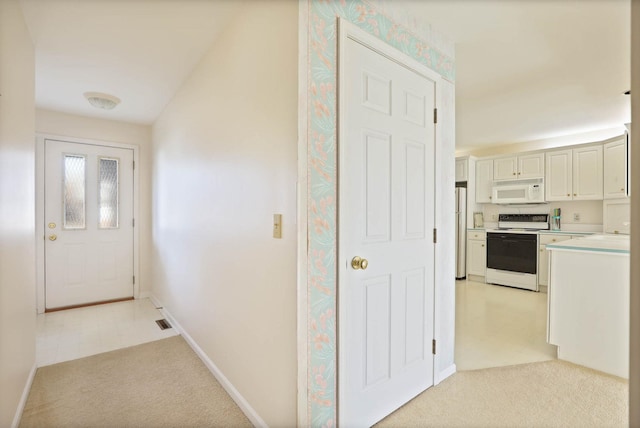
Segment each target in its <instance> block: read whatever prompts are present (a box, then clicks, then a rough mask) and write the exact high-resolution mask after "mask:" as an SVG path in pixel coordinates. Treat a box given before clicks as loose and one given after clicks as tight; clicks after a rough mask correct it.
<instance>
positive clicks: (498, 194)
mask: <svg viewBox="0 0 640 428" xmlns="http://www.w3.org/2000/svg"><path fill="white" fill-rule="evenodd" d="M491 201H492V202H493V203H494V204H541V203H544V180H543V179H542V178H537V179H532V180H515V181H496V182H495V183H494V184H493V192H492V198H491Z"/></svg>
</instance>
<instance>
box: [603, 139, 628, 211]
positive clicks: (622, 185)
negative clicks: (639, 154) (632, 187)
mask: <svg viewBox="0 0 640 428" xmlns="http://www.w3.org/2000/svg"><path fill="white" fill-rule="evenodd" d="M625 137H626V136H623V138H621V139H619V140H616V141H612V142H610V143H605V144H604V146H603V151H604V155H603V156H604V199H616V198H624V197H626V196H627V195H628V191H627V174H628V171H627V139H626V138H625Z"/></svg>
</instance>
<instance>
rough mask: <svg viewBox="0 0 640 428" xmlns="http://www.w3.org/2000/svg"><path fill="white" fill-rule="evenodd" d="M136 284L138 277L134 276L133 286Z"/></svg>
mask: <svg viewBox="0 0 640 428" xmlns="http://www.w3.org/2000/svg"><path fill="white" fill-rule="evenodd" d="M135 284H136V276H135V275H133V285H135Z"/></svg>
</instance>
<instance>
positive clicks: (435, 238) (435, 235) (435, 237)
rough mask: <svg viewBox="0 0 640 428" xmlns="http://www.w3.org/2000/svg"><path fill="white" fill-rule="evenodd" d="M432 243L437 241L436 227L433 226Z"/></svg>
mask: <svg viewBox="0 0 640 428" xmlns="http://www.w3.org/2000/svg"><path fill="white" fill-rule="evenodd" d="M433 243H434V244H437V243H438V229H436V228H435V227H434V228H433Z"/></svg>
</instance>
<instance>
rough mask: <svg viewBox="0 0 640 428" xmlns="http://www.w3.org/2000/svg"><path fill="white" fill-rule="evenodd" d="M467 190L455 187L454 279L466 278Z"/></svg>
mask: <svg viewBox="0 0 640 428" xmlns="http://www.w3.org/2000/svg"><path fill="white" fill-rule="evenodd" d="M466 245H467V189H466V188H464V187H456V279H462V278H464V277H466V276H467V247H466Z"/></svg>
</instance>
